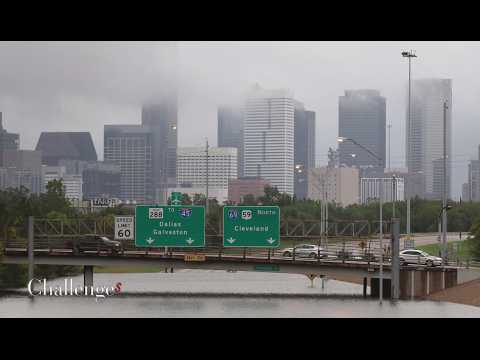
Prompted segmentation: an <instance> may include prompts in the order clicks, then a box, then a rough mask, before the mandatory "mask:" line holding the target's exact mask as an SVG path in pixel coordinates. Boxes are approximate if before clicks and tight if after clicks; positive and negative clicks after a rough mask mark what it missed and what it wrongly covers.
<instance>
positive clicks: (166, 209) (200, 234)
mask: <svg viewBox="0 0 480 360" xmlns="http://www.w3.org/2000/svg"><path fill="white" fill-rule="evenodd" d="M135 222H136V226H135V246H137V247H152V248H153V247H165V246H167V247H204V246H205V208H204V207H203V206H144V205H142V206H137V207H136V209H135Z"/></svg>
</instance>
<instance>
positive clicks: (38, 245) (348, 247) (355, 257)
mask: <svg viewBox="0 0 480 360" xmlns="http://www.w3.org/2000/svg"><path fill="white" fill-rule="evenodd" d="M78 239H79V236H67V235H64V236H63V237H61V238H60V237H48V236H36V237H35V239H34V251H35V253H37V254H38V253H42V254H51V255H71V254H75V251H74V247H75V244H76V241H78ZM206 240H207V241H206V246H205V247H202V248H172V247H168V248H164V247H161V248H143V247H142V248H139V247H136V246H135V242H134V241H133V240H130V241H126V240H123V241H121V244H122V246H121V250H120V251H119V252H118V253H117V254H113V253H112V251H111V249H109V248H107V247H105V246H103V245H102V244H101V243H100V242H98V246H97V247H96V249H95V250H90V251H86V252H85V253H83V254H82V255H88V256H105V255H116V256H126V257H128V256H129V255H144V256H150V255H151V256H156V255H162V256H173V255H174V254H178V253H195V254H203V255H207V256H213V257H217V258H219V259H221V258H222V257H223V256H236V257H240V258H244V259H246V258H249V259H251V258H255V259H264V260H270V259H273V258H276V259H278V258H282V259H285V260H290V261H297V260H305V259H307V260H312V261H313V260H315V261H318V262H322V261H329V260H335V261H341V262H343V263H344V262H347V261H348V262H356V261H358V262H362V263H365V262H366V263H375V262H378V261H379V259H380V247H379V245H378V240H369V241H365V240H361V241H346V240H343V241H337V242H327V240H329V239H324V241H323V242H322V243H320V242H318V244H317V245H316V246H315V247H313V248H310V249H306V248H298V247H292V248H285V247H282V248H277V249H264V248H229V247H224V246H223V245H222V238H221V237H220V236H207V239H206ZM5 245H6V246H5V253H6V254H7V255H8V254H9V253H12V254H13V253H15V254H19V253H22V254H23V253H25V254H26V252H27V240H26V239H18V238H17V239H11V240H8V241H7V243H6V244H5ZM318 245H320V246H318ZM387 249H388V248H387ZM389 261H390V257H389V253H388V251H384V262H385V263H388V262H389Z"/></svg>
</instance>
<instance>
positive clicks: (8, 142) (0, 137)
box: [0, 112, 20, 167]
mask: <svg viewBox="0 0 480 360" xmlns="http://www.w3.org/2000/svg"><path fill="white" fill-rule="evenodd" d="M19 146H20V135H18V134H12V133H9V132H7V130H5V129H4V128H3V118H2V113H1V112H0V167H1V166H3V152H4V151H5V150H18V149H19Z"/></svg>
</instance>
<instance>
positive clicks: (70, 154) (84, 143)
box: [35, 132, 97, 166]
mask: <svg viewBox="0 0 480 360" xmlns="http://www.w3.org/2000/svg"><path fill="white" fill-rule="evenodd" d="M35 150H37V151H41V152H42V162H43V164H45V165H49V166H59V165H60V163H59V162H60V160H82V161H97V151H96V150H95V146H94V145H93V140H92V136H91V135H90V133H89V132H42V133H41V134H40V138H39V139H38V143H37V147H36V149H35Z"/></svg>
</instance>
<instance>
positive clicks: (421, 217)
mask: <svg viewBox="0 0 480 360" xmlns="http://www.w3.org/2000/svg"><path fill="white" fill-rule="evenodd" d="M182 204H183V205H192V204H193V205H205V196H204V195H199V194H197V195H195V196H194V197H193V198H190V197H189V196H188V195H187V194H184V195H183V199H182ZM241 205H277V206H279V207H280V208H281V216H282V218H284V219H291V220H319V219H320V203H319V202H318V201H311V200H306V201H303V200H302V201H300V200H296V199H295V198H292V197H290V196H289V195H286V194H281V193H279V192H278V190H277V189H276V188H272V187H266V188H265V195H264V196H262V197H259V198H255V197H253V196H252V195H247V196H245V197H244V200H243V203H242V204H241ZM450 205H451V210H449V211H448V231H451V232H465V233H467V232H471V237H472V240H471V247H472V253H473V255H474V256H475V257H477V258H479V259H480V202H450ZM440 210H441V203H440V201H431V200H423V199H419V198H415V199H412V201H411V215H412V223H411V229H412V232H436V231H437V230H438V216H439V213H440ZM406 211H407V209H406V202H404V201H399V202H397V203H396V217H399V218H400V219H401V231H402V232H404V231H405V228H406ZM128 214H132V215H133V214H134V210H133V209H128V208H124V207H121V206H120V207H117V208H109V209H105V210H103V211H101V212H96V213H90V214H82V213H80V212H78V211H77V210H76V209H75V208H73V207H72V206H71V204H70V202H69V201H68V200H66V199H65V193H64V188H63V184H62V183H61V181H52V182H50V183H49V184H48V185H47V191H46V193H43V194H40V195H35V194H29V193H28V191H27V190H26V189H25V188H21V189H8V190H5V191H0V250H1V249H3V247H4V245H5V240H6V239H8V238H24V239H25V238H26V237H27V233H26V229H27V226H26V222H27V218H28V216H35V217H41V218H50V219H65V220H66V219H78V218H84V219H98V218H101V217H104V218H107V217H108V218H112V217H113V216H114V215H128ZM378 214H379V211H378V203H372V204H369V205H351V206H348V207H340V206H337V205H335V204H330V205H329V221H330V222H337V221H338V222H341V221H355V220H368V221H370V222H372V223H373V222H377V221H378ZM221 217H222V206H221V205H220V204H218V202H217V201H216V200H210V201H209V215H208V221H209V223H210V224H211V225H213V227H216V226H217V225H219V223H220V221H221ZM391 217H392V203H386V204H384V207H383V219H384V220H388V219H390V218H391ZM0 256H1V253H0ZM80 270H81V269H80V268H78V267H72V266H46V265H37V266H36V267H35V274H36V276H37V277H46V278H53V277H60V276H68V275H73V274H77V273H79V272H80ZM26 283H27V267H26V266H24V265H3V264H0V288H1V287H4V288H5V287H19V286H25V284H26Z"/></svg>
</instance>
